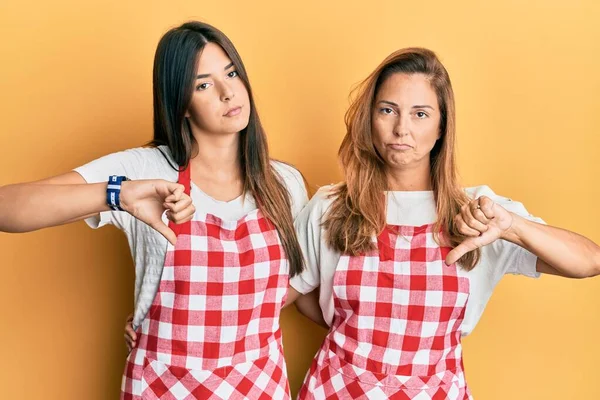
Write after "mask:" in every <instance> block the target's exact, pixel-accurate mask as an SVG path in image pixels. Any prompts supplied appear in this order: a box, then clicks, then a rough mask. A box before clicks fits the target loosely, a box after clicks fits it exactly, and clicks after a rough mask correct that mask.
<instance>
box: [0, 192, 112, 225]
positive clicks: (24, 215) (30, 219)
mask: <svg viewBox="0 0 600 400" xmlns="http://www.w3.org/2000/svg"><path fill="white" fill-rule="evenodd" d="M106 185H107V184H106V183H95V184H76V185H47V184H39V183H23V184H16V185H7V186H3V187H0V231H3V232H29V231H34V230H37V229H41V228H46V227H50V226H56V225H62V224H65V223H68V222H73V221H77V220H79V219H83V218H85V217H87V216H91V215H95V214H98V213H99V212H101V211H107V210H109V207H108V206H107V205H106Z"/></svg>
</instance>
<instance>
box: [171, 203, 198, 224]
mask: <svg viewBox="0 0 600 400" xmlns="http://www.w3.org/2000/svg"><path fill="white" fill-rule="evenodd" d="M195 212H196V208H195V207H194V206H190V207H188V208H187V209H185V210H181V211H180V212H178V213H173V212H170V211H167V218H168V219H169V220H171V221H173V222H174V223H176V224H181V223H182V222H184V221H186V220H188V219H190V218H191V217H192V216H193V215H194V213H195Z"/></svg>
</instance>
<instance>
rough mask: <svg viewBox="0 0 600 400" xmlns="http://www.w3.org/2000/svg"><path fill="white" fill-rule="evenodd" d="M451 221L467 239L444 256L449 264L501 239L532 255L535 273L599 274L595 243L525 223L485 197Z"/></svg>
mask: <svg viewBox="0 0 600 400" xmlns="http://www.w3.org/2000/svg"><path fill="white" fill-rule="evenodd" d="M455 222H456V224H457V226H458V227H459V230H460V231H461V232H462V233H463V234H465V235H467V236H470V237H469V238H468V239H466V240H465V241H463V242H462V243H461V244H460V245H458V246H457V247H456V248H454V249H453V250H452V251H451V252H450V253H449V254H448V256H447V258H446V261H447V263H449V264H451V263H453V262H456V260H458V259H459V258H460V257H462V255H463V254H466V253H467V252H469V251H472V250H475V249H476V248H479V247H482V246H485V245H487V244H490V243H492V242H493V241H495V240H498V239H504V240H507V241H509V242H512V243H515V244H516V245H518V246H521V247H523V248H525V249H527V250H529V251H530V252H531V253H533V254H535V255H536V256H537V257H538V260H537V262H536V269H537V271H538V272H541V273H546V274H553V275H559V276H564V277H570V278H585V277H590V276H595V275H598V274H600V246H598V245H597V244H596V243H594V242H592V241H591V240H590V239H588V238H586V237H584V236H582V235H579V234H577V233H575V232H571V231H568V230H565V229H561V228H556V227H553V226H548V225H543V224H538V223H536V222H532V221H529V220H527V219H525V218H523V217H521V216H518V215H516V214H513V213H511V212H508V211H507V210H505V209H504V208H503V207H501V206H499V205H498V204H495V203H494V202H493V201H492V200H491V199H490V198H488V197H485V196H482V197H480V198H478V199H476V200H473V201H472V202H470V203H469V204H466V205H465V206H464V207H463V208H462V210H461V212H460V214H458V215H457V216H456V218H455Z"/></svg>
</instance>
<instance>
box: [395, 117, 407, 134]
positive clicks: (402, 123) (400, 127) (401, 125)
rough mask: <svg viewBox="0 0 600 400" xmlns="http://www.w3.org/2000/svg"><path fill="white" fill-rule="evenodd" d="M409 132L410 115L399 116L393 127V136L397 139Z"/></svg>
mask: <svg viewBox="0 0 600 400" xmlns="http://www.w3.org/2000/svg"><path fill="white" fill-rule="evenodd" d="M409 132H410V115H407V114H404V115H399V116H398V119H397V120H396V124H395V125H394V135H395V136H398V137H402V136H406V135H408V134H409Z"/></svg>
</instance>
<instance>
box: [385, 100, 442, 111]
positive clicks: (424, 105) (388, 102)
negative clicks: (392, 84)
mask: <svg viewBox="0 0 600 400" xmlns="http://www.w3.org/2000/svg"><path fill="white" fill-rule="evenodd" d="M379 103H384V104H389V105H390V106H394V107H397V108H399V106H398V104H396V103H394V102H393V101H388V100H380V101H379ZM412 108H429V109H431V110H433V107H431V106H428V105H426V104H423V105H415V106H412Z"/></svg>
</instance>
